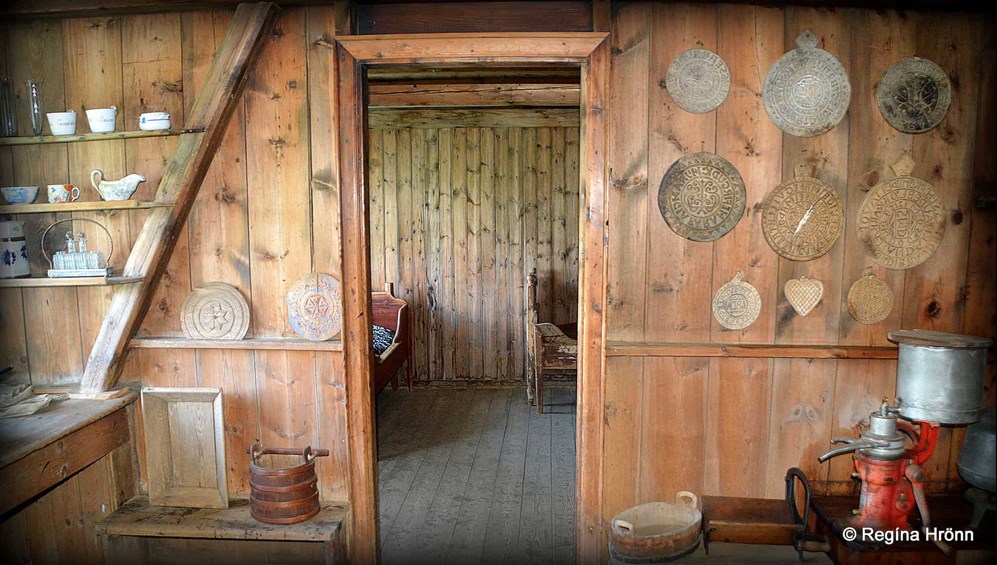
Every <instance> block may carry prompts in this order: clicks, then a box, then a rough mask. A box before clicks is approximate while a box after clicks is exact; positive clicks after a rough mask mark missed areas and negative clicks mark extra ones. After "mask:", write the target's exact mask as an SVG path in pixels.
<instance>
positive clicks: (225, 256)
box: [0, 4, 348, 500]
mask: <svg viewBox="0 0 997 565" xmlns="http://www.w3.org/2000/svg"><path fill="white" fill-rule="evenodd" d="M341 8H342V6H337V5H333V4H330V5H327V6H315V7H308V8H286V9H284V10H283V11H282V12H281V16H280V20H279V22H278V24H277V27H276V30H275V32H274V33H273V36H272V38H271V40H270V42H269V44H268V45H267V47H266V49H265V50H264V53H263V54H262V59H261V61H260V63H259V65H258V67H257V69H256V70H255V71H254V72H253V73H251V75H250V78H249V83H248V85H247V88H246V92H245V94H244V96H243V103H242V105H241V107H240V109H239V110H238V111H237V113H236V115H235V116H234V119H233V121H232V124H231V125H230V127H229V128H228V130H227V132H226V137H225V141H224V143H223V145H222V147H221V149H220V150H219V152H218V155H217V156H216V157H215V160H214V162H213V164H212V167H211V169H210V171H209V172H208V175H207V177H206V179H205V181H204V184H203V186H202V189H201V191H200V194H199V196H198V200H197V202H196V204H195V205H194V208H193V210H192V212H191V216H190V219H189V221H188V223H187V228H186V230H184V232H183V233H182V234H181V237H180V240H179V241H178V243H177V247H176V251H175V252H174V255H173V258H172V260H171V262H170V264H169V267H168V269H167V272H166V274H165V276H164V277H163V280H162V282H161V283H160V285H159V287H158V289H157V295H156V297H155V299H154V301H153V306H152V308H150V311H149V315H148V316H147V318H146V320H145V323H144V324H143V326H142V328H141V330H140V332H139V335H141V336H158V337H162V336H166V337H182V336H183V334H182V332H181V329H180V320H179V316H180V310H181V307H182V304H183V301H184V299H185V298H186V296H187V295H188V294H189V293H190V291H191V289H192V288H195V287H197V286H200V285H202V284H204V283H206V282H210V281H224V282H227V283H229V284H231V285H234V286H235V287H237V288H238V289H239V290H240V291H241V292H242V294H243V296H244V297H245V298H246V300H247V301H248V302H249V304H250V307H251V315H252V320H251V325H250V331H249V336H254V337H277V338H279V337H297V336H296V335H295V334H294V332H293V331H292V330H291V328H290V326H289V324H288V321H287V314H286V311H285V310H286V306H285V301H284V296H285V294H286V292H287V290H288V288H289V287H290V285H292V284H293V283H294V282H295V281H296V280H297V279H298V278H300V277H301V276H303V275H305V274H307V273H309V272H311V271H320V272H325V273H330V274H332V275H334V276H338V274H339V273H340V251H339V213H338V210H339V197H338V178H337V175H336V174H335V171H334V165H333V163H335V154H334V153H333V152H332V151H333V149H332V148H334V147H336V146H337V145H338V141H337V140H336V137H335V136H336V135H337V128H336V125H335V115H336V110H335V109H336V103H335V100H332V99H330V96H329V88H328V86H329V84H330V83H331V82H332V81H334V80H335V56H334V51H333V50H332V49H330V48H329V47H328V45H329V42H330V41H331V38H332V37H334V36H335V35H336V31H337V26H341V25H343V22H344V21H345V19H344V15H345V11H343V10H342V9H341ZM231 15H232V12H231V11H228V10H219V11H198V12H184V13H179V12H177V13H166V14H141V15H126V16H110V17H95V18H75V19H63V20H57V19H47V20H38V21H29V20H18V21H11V22H9V23H5V25H3V26H2V28H3V33H4V36H5V45H6V46H7V47H8V48H9V49H6V50H5V51H4V53H5V56H4V57H0V59H2V63H0V64H2V65H4V66H6V67H7V68H8V69H9V74H10V77H11V79H12V80H13V82H14V85H15V88H16V91H17V93H18V95H19V96H20V98H19V100H18V102H19V103H20V107H21V109H22V110H23V108H24V104H23V99H24V84H23V80H24V79H26V78H35V79H43V80H44V81H45V82H44V83H43V85H42V92H43V94H44V97H45V100H44V103H45V107H46V108H47V109H48V110H50V111H52V110H60V109H63V108H73V109H75V110H76V111H77V113H79V114H81V116H80V118H79V120H80V122H79V125H78V127H79V128H80V131H87V128H86V125H85V118H84V117H83V116H82V110H83V108H93V107H102V106H109V105H115V106H117V107H118V109H119V110H118V124H117V125H118V129H119V130H134V129H137V119H138V115H139V114H140V113H142V112H146V111H154V110H166V111H168V112H169V113H170V114H171V117H172V121H173V126H174V128H182V127H183V124H184V113H185V112H186V111H187V110H189V108H190V106H191V104H192V103H193V100H194V96H195V94H196V92H197V91H198V89H199V88H201V87H202V86H204V85H203V80H204V77H205V75H206V73H207V70H208V66H209V65H210V63H211V58H212V56H213V55H214V53H215V50H216V49H217V47H218V45H219V43H220V42H221V40H222V38H223V37H224V34H225V31H226V29H227V27H228V23H229V21H230V19H231ZM320 39H322V40H324V41H318V40H320ZM18 118H19V120H18V123H19V127H20V130H21V133H22V134H24V133H26V132H28V130H29V129H30V121H29V120H28V117H27V115H26V112H22V115H19V116H18ZM174 143H175V140H174V139H170V138H157V139H139V140H128V141H101V142H93V143H85V144H69V145H64V144H60V145H46V146H18V147H15V148H3V150H2V151H0V179H2V183H3V184H4V185H9V184H14V183H16V184H32V185H42V186H43V188H44V185H45V184H48V183H59V182H71V183H73V184H75V185H77V186H79V187H80V188H81V190H82V193H83V199H85V200H95V199H98V198H99V196H98V195H97V194H96V192H95V191H94V190H93V189H92V188H90V181H89V171H90V170H91V169H93V168H97V167H99V168H102V169H103V170H104V171H105V173H107V176H108V177H110V178H117V177H120V176H123V175H124V174H126V173H131V172H138V173H141V174H143V175H145V177H146V178H147V179H148V180H147V182H146V183H144V184H142V185H140V188H139V192H138V193H137V194H136V196H135V197H134V198H143V199H146V200H149V199H151V196H152V195H153V194H154V193H155V190H156V187H157V186H158V183H159V179H160V177H161V175H162V171H163V168H164V166H165V162H166V160H167V159H169V157H170V155H171V154H172V149H173V144H174ZM40 198H42V199H44V198H45V196H44V195H42V196H40ZM144 214H145V213H144V212H134V211H132V212H124V211H119V212H112V213H87V214H86V217H90V218H94V219H97V220H99V221H101V222H103V223H105V225H107V226H108V228H109V229H110V230H111V232H112V235H113V237H114V239H115V249H116V251H115V255H114V258H113V260H112V264H113V266H114V267H116V268H118V269H120V268H121V266H122V265H123V264H124V261H125V258H126V257H127V253H128V250H129V248H130V246H131V243H132V241H133V240H134V238H135V236H136V235H137V233H138V230H139V229H140V227H141V225H142V222H143V220H144ZM80 216H84V214H80ZM56 217H61V215H60V216H55V215H49V216H39V215H30V216H29V215H25V216H23V217H21V218H18V219H23V220H26V221H28V222H29V230H30V231H29V243H30V246H29V254H30V256H31V258H32V261H33V263H32V266H33V272H34V273H35V274H36V275H43V272H44V269H45V268H46V267H45V265H44V264H43V263H44V261H43V259H42V255H41V252H40V248H39V242H38V236H39V235H40V232H41V230H42V229H44V228H45V226H46V225H48V223H49V222H51V221H53V220H54V219H56ZM76 229H77V230H78V229H85V230H86V231H87V233H88V234H91V233H94V235H96V232H95V229H96V228H92V227H87V226H86V225H85V224H79V226H78V227H77V228H76ZM53 239H56V238H53ZM2 292H3V294H2V297H0V298H2V303H3V306H2V308H0V316H2V320H0V321H2V322H3V324H2V325H3V335H4V338H3V340H2V341H3V345H2V354H3V359H2V362H3V363H4V364H5V363H7V362H9V363H11V364H14V365H15V366H16V367H17V368H18V369H19V371H22V372H23V374H24V375H25V378H28V379H30V381H31V382H34V383H36V384H58V383H68V382H73V381H78V380H79V376H80V374H81V373H82V369H83V365H84V362H85V358H86V356H87V354H88V353H89V351H90V347H91V345H92V344H93V340H94V337H95V334H96V332H97V330H98V329H99V327H100V323H101V321H102V318H103V312H104V308H105V307H106V305H107V302H108V299H109V296H110V295H109V293H108V291H107V290H105V289H84V288H81V289H73V288H69V289H24V290H16V289H13V290H12V289H7V290H4V291H2ZM42 320H44V323H42V322H40V321H42ZM26 321H27V323H26ZM121 383H122V384H128V385H132V386H133V387H135V388H138V387H140V386H213V387H222V388H223V390H224V393H225V398H224V404H225V412H226V413H225V420H226V423H225V430H226V457H227V465H228V482H229V492H230V494H231V495H232V496H234V497H240V496H242V497H245V496H248V494H249V484H248V473H249V468H248V456H247V455H246V448H247V447H249V445H251V444H252V443H253V441H255V440H256V439H261V440H262V441H263V442H264V444H266V445H271V446H288V447H304V446H305V445H312V446H313V447H323V448H328V449H330V450H331V451H332V453H333V456H332V457H325V458H319V459H318V463H317V464H318V466H319V476H320V488H321V490H322V495H323V497H324V498H326V499H338V500H344V499H347V498H348V493H347V488H348V487H347V485H348V466H347V465H348V454H347V447H346V438H347V434H346V433H345V430H346V419H345V389H344V377H343V363H342V354H341V353H338V352H310V351H256V352H254V351H246V350H194V349H173V350H166V349H163V350H134V351H132V352H131V353H130V354H129V356H128V359H127V361H126V367H125V370H124V373H123V376H122V379H121ZM138 415H139V416H140V412H139V413H138ZM137 427H138V437H137V444H138V453H139V461H144V443H143V441H144V440H143V438H142V434H141V421H140V418H139V422H138V426H137Z"/></svg>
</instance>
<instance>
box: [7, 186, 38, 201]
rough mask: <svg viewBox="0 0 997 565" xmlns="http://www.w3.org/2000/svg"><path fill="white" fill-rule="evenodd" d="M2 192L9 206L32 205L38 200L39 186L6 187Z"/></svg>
mask: <svg viewBox="0 0 997 565" xmlns="http://www.w3.org/2000/svg"><path fill="white" fill-rule="evenodd" d="M0 192H3V199H4V200H6V201H7V203H8V204H31V203H32V202H34V201H35V198H38V187H37V186H5V187H3V188H0Z"/></svg>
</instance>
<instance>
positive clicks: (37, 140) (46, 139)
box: [0, 129, 204, 146]
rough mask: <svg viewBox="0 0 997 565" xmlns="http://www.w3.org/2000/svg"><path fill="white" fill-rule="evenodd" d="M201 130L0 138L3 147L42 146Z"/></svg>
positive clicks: (0, 144)
mask: <svg viewBox="0 0 997 565" xmlns="http://www.w3.org/2000/svg"><path fill="white" fill-rule="evenodd" d="M203 131H204V130H203V129H182V130H171V129H168V130H157V131H114V132H111V133H78V134H74V135H35V136H27V137H0V146H4V145H43V144H46V143H79V142H84V141H108V140H111V139H138V138H141V137H171V136H175V135H181V134H184V133H201V132H203Z"/></svg>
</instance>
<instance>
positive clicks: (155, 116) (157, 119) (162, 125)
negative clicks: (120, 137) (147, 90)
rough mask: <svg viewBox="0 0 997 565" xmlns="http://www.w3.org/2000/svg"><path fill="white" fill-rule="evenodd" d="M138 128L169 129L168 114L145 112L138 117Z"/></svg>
mask: <svg viewBox="0 0 997 565" xmlns="http://www.w3.org/2000/svg"><path fill="white" fill-rule="evenodd" d="M138 129H140V130H142V131H155V130H162V129H170V115H169V114H168V113H166V112H147V113H145V114H142V115H140V116H139V117H138Z"/></svg>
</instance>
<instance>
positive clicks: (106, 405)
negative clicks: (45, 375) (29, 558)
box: [0, 393, 138, 514]
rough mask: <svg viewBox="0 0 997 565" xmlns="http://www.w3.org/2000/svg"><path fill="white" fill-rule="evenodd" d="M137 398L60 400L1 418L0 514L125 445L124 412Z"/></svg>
mask: <svg viewBox="0 0 997 565" xmlns="http://www.w3.org/2000/svg"><path fill="white" fill-rule="evenodd" d="M137 397H138V396H137V395H136V394H134V393H129V394H126V395H124V396H122V397H119V398H115V399H112V400H87V399H69V400H63V401H61V402H53V403H52V404H50V405H49V406H47V407H46V408H44V409H43V410H41V411H40V412H37V413H35V414H32V415H30V416H22V417H20V418H7V419H3V420H0V485H3V488H0V514H4V513H6V512H7V511H9V510H11V509H12V508H15V507H17V506H19V505H21V504H22V503H24V502H26V501H28V500H30V499H31V498H33V497H35V496H36V495H38V494H40V493H42V492H44V491H46V490H48V489H49V488H51V487H53V486H55V485H57V484H59V483H61V482H62V481H64V480H66V479H68V478H69V477H71V476H72V475H73V474H75V473H77V472H78V471H80V470H82V469H83V468H85V467H87V466H88V465H90V464H91V463H93V462H94V461H97V460H98V459H100V458H101V457H103V456H104V455H106V454H108V453H110V452H111V451H112V450H114V449H115V448H117V447H118V446H119V445H122V444H124V443H125V442H127V441H129V439H130V432H129V418H128V414H127V413H126V410H125V408H126V407H127V406H128V405H130V404H131V403H133V402H135V399H136V398H137Z"/></svg>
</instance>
